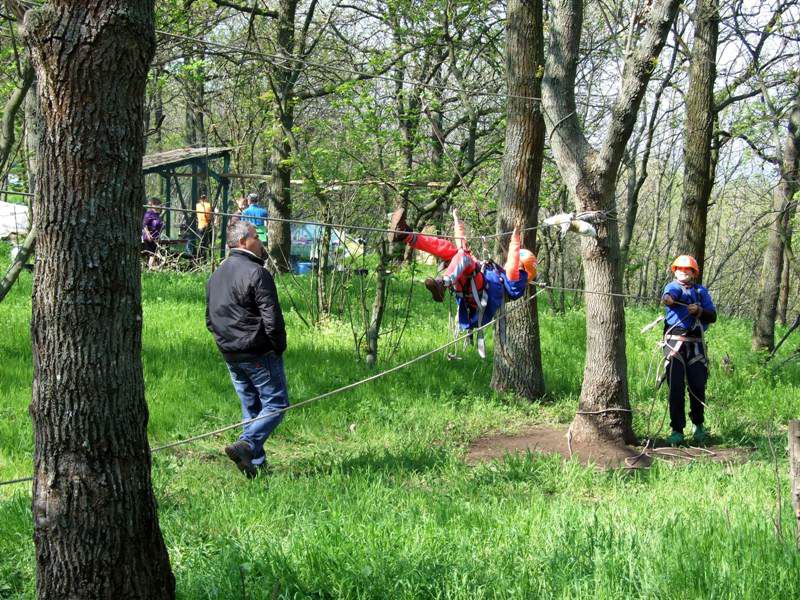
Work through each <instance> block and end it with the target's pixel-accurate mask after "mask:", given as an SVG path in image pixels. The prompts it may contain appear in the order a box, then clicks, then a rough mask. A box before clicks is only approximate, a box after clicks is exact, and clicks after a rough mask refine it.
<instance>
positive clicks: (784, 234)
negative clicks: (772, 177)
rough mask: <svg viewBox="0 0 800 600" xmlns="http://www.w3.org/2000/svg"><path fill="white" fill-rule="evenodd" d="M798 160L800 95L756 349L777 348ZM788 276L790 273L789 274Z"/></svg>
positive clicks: (764, 275)
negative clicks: (781, 297) (778, 314)
mask: <svg viewBox="0 0 800 600" xmlns="http://www.w3.org/2000/svg"><path fill="white" fill-rule="evenodd" d="M798 160H800V95H798V97H797V98H796V99H795V103H794V107H793V108H792V111H791V112H790V113H789V123H788V132H787V134H786V140H785V142H784V146H783V159H782V160H781V162H780V164H779V166H780V183H779V184H778V187H777V188H775V191H774V192H773V194H772V211H773V217H772V219H771V220H770V226H769V235H768V237H767V248H766V251H765V252H764V265H763V268H762V271H761V289H760V291H759V296H758V304H757V305H756V309H757V313H756V318H755V320H754V321H753V337H752V345H753V349H754V350H761V349H767V350H772V349H773V348H774V347H775V317H776V315H777V311H778V299H779V296H780V291H781V274H782V272H783V269H784V268H788V265H786V266H784V254H785V252H786V244H787V243H788V240H789V236H790V223H791V219H792V215H793V214H794V210H795V209H794V207H795V202H794V195H795V193H796V192H797V190H798ZM787 275H788V273H787Z"/></svg>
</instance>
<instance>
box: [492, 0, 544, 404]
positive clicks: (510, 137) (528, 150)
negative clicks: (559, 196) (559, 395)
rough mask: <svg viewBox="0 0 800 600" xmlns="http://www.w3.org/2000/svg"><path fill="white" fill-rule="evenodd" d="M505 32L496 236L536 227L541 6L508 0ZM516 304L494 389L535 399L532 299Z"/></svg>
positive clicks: (501, 254)
mask: <svg viewBox="0 0 800 600" xmlns="http://www.w3.org/2000/svg"><path fill="white" fill-rule="evenodd" d="M506 29H507V32H508V37H507V42H506V66H507V73H508V75H507V77H508V94H509V99H508V124H507V127H506V151H505V156H504V157H503V194H502V200H501V203H500V206H499V207H498V210H497V231H498V232H502V231H510V230H511V229H513V228H514V226H515V225H520V226H522V227H525V228H528V227H536V219H537V215H538V212H539V184H540V182H541V178H542V160H543V156H544V119H543V117H542V112H541V106H540V104H539V102H537V101H535V100H525V99H523V97H528V98H539V97H541V91H542V85H541V82H542V73H541V72H542V69H543V68H544V41H543V32H542V0H509V3H508V15H507V17H506ZM508 242H509V237H508V236H501V237H498V238H497V246H496V248H495V258H496V260H497V262H498V263H499V264H503V261H504V259H505V256H506V254H507V252H508ZM523 246H524V247H525V248H529V249H531V250H534V249H535V248H536V230H535V229H532V230H531V231H527V232H526V233H525V235H524V238H523ZM530 289H532V288H530ZM529 293H530V292H529ZM516 302H524V303H526V306H525V307H524V309H523V310H515V311H514V312H512V313H511V314H509V315H508V317H506V321H507V323H506V341H505V344H503V341H502V340H501V339H500V336H499V335H497V333H498V332H499V330H498V328H495V353H494V371H493V372H492V387H493V388H494V389H496V390H501V391H506V390H509V391H513V392H515V393H517V394H519V395H520V396H523V397H524V398H528V399H534V398H538V397H540V396H541V395H542V394H543V393H544V378H543V376H542V352H541V346H540V343H539V318H538V311H537V306H536V299H534V300H530V299H529V298H528V297H527V294H526V297H523V298H520V299H519V300H517V301H516ZM510 307H511V305H509V308H510Z"/></svg>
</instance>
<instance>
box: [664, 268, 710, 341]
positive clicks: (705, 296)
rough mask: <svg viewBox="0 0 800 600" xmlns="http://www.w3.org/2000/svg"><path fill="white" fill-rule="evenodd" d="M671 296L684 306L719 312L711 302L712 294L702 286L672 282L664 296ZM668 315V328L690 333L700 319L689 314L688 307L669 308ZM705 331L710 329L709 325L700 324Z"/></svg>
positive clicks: (667, 286) (676, 306) (666, 320)
mask: <svg viewBox="0 0 800 600" xmlns="http://www.w3.org/2000/svg"><path fill="white" fill-rule="evenodd" d="M667 294H669V295H670V296H672V298H673V299H674V300H677V301H678V302H683V303H684V304H699V305H700V306H701V307H702V308H703V310H707V311H710V312H717V307H716V306H714V302H713V301H712V300H711V294H709V293H708V290H707V289H706V288H704V287H703V286H702V285H696V284H690V285H688V286H683V285H681V284H680V283H678V282H677V281H675V280H673V281H670V282H669V283H668V284H667V285H666V287H665V288H664V293H663V294H662V296H666V295H667ZM666 308H667V315H666V319H665V323H666V326H667V327H673V326H677V327H680V328H683V329H685V330H686V331H690V330H692V329H694V328H695V325H697V323H698V321H699V319H697V317H693V316H692V315H690V314H689V308H688V307H687V306H680V305H673V306H667V307H666ZM700 325H701V326H702V327H703V331H705V330H706V329H708V323H702V322H701V323H700Z"/></svg>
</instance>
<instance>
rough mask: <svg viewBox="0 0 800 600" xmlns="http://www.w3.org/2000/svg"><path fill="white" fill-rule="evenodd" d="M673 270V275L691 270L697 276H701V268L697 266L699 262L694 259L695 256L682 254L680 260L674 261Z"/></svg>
mask: <svg viewBox="0 0 800 600" xmlns="http://www.w3.org/2000/svg"><path fill="white" fill-rule="evenodd" d="M671 268H672V272H673V273H674V272H675V271H677V270H678V269H691V270H692V271H694V272H695V275H699V274H700V267H699V266H697V261H696V260H695V259H694V256H689V255H688V254H681V255H680V256H679V257H678V258H676V259H675V260H673V261H672V267H671Z"/></svg>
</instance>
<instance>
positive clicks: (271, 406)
mask: <svg viewBox="0 0 800 600" xmlns="http://www.w3.org/2000/svg"><path fill="white" fill-rule="evenodd" d="M226 364H227V365H228V371H229V372H230V374H231V381H233V387H234V388H235V389H236V393H237V394H238V395H239V399H240V400H241V401H242V420H244V421H246V420H248V419H255V418H256V417H264V418H261V419H259V420H258V421H254V422H253V423H248V424H247V425H245V426H244V431H243V432H242V435H240V436H239V439H240V440H244V441H245V442H247V443H248V444H249V445H250V448H251V449H252V450H253V464H254V465H260V464H261V463H263V462H264V459H265V458H266V457H265V456H264V442H265V441H266V440H267V438H268V437H269V436H270V434H271V433H272V432H273V431H274V430H275V428H276V427H277V426H278V424H279V423H280V422H281V421H282V420H283V414H284V413H283V412H279V413H275V411H277V410H281V409H284V408H287V407H288V406H289V393H288V391H287V389H286V375H285V374H284V372H283V358H282V357H280V356H278V355H277V354H275V353H274V352H268V353H267V354H264V355H263V356H261V357H259V358H258V359H257V360H254V361H247V362H235V363H234V362H226ZM270 413H275V414H273V415H272V416H266V415H269V414H270Z"/></svg>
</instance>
